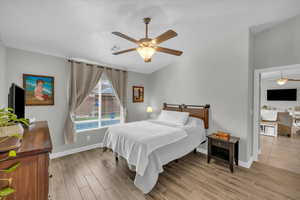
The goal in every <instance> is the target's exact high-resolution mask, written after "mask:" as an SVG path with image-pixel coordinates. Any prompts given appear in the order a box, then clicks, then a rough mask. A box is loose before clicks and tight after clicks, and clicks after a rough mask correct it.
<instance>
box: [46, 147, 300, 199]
mask: <svg viewBox="0 0 300 200" xmlns="http://www.w3.org/2000/svg"><path fill="white" fill-rule="evenodd" d="M50 172H51V173H52V174H53V178H52V180H50V188H49V191H50V194H51V197H53V198H52V200H62V199H63V200H68V199H70V200H94V199H97V200H104V199H105V200H202V199H203V200H223V199H226V200H227V199H228V200H230V199H232V200H236V199H266V200H276V199H294V200H296V199H300V174H297V173H293V172H290V171H286V170H284V169H278V168H275V167H271V166H268V165H266V164H263V163H256V162H254V164H253V167H252V168H250V169H246V168H242V167H237V168H235V172H234V173H230V172H229V170H228V168H227V167H226V166H224V165H223V164H222V163H218V162H215V161H212V162H211V163H210V164H207V163H206V157H205V155H203V154H199V153H198V154H189V155H187V156H185V157H183V158H181V159H180V161H179V163H175V162H171V163H169V164H168V165H167V166H164V172H163V173H161V174H160V176H159V179H158V183H157V185H156V186H155V187H154V189H153V190H152V191H151V192H150V193H149V194H147V195H145V194H143V193H141V192H140V191H139V190H138V189H137V188H136V187H135V186H134V184H133V179H134V173H133V172H131V171H130V170H129V169H128V167H127V164H126V161H124V159H120V160H119V162H116V161H115V159H114V157H113V155H112V153H111V152H109V151H107V152H103V151H102V149H94V150H90V151H86V152H82V153H78V154H75V155H70V156H66V157H63V158H59V159H54V160H51V164H50Z"/></svg>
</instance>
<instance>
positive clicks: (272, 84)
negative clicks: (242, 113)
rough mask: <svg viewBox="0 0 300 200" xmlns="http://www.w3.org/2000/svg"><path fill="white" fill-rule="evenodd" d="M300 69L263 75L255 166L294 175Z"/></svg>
mask: <svg viewBox="0 0 300 200" xmlns="http://www.w3.org/2000/svg"><path fill="white" fill-rule="evenodd" d="M299 88H300V67H295V68H294V69H287V70H282V71H270V72H263V73H262V76H261V91H260V92H261V96H260V98H261V102H260V105H261V110H260V112H261V123H260V128H261V131H260V144H261V148H260V149H261V154H260V155H259V162H263V163H266V164H269V165H272V166H275V167H279V168H284V169H287V170H290V171H294V172H298V173H299V169H300V160H299V159H297V156H298V154H299V144H300V123H299V122H300V106H299V105H300V103H299V101H300V100H299V97H300V96H299V95H300V93H299Z"/></svg>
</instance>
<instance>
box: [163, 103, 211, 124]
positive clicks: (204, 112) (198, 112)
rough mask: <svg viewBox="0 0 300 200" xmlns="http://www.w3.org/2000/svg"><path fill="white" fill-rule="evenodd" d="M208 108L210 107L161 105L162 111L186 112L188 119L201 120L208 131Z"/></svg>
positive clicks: (207, 105)
mask: <svg viewBox="0 0 300 200" xmlns="http://www.w3.org/2000/svg"><path fill="white" fill-rule="evenodd" d="M209 108H210V105H209V104H206V105H185V104H167V103H164V104H163V110H171V111H178V112H188V113H190V117H196V118H199V119H202V120H203V122H204V127H205V128H206V129H208V127H209V123H208V122H209Z"/></svg>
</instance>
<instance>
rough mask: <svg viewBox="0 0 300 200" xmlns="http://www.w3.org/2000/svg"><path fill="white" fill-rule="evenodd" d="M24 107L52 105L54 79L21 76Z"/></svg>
mask: <svg viewBox="0 0 300 200" xmlns="http://www.w3.org/2000/svg"><path fill="white" fill-rule="evenodd" d="M23 88H24V90H25V105H26V106H46V105H54V77H52V76H43V75H33V74H23Z"/></svg>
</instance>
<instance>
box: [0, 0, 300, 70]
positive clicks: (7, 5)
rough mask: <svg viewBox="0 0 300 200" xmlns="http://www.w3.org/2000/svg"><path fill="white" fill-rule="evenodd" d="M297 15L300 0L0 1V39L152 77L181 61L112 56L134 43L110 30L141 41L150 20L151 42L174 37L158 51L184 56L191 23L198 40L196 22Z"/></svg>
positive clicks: (162, 56) (257, 21)
mask: <svg viewBox="0 0 300 200" xmlns="http://www.w3.org/2000/svg"><path fill="white" fill-rule="evenodd" d="M298 13H300V1H299V0H276V1H274V0H184V1H183V0H151V1H145V0H26V1H24V0H0V37H1V39H2V40H3V42H4V43H5V44H6V45H7V46H9V47H14V48H20V49H25V50H30V51H35V52H41V53H45V54H49V55H55V56H60V57H66V58H75V59H79V60H86V61H89V62H96V63H102V64H107V65H110V66H111V67H116V68H123V69H127V70H130V71H136V72H141V73H151V72H153V71H156V70H158V69H160V68H162V67H164V66H166V65H170V64H172V63H174V62H177V61H178V60H179V59H181V57H175V56H171V55H167V54H160V53H157V54H155V55H154V57H153V59H152V62H151V63H144V62H143V60H142V59H141V58H140V56H139V55H138V53H137V52H131V53H128V54H123V55H118V56H114V55H112V48H113V47H115V48H117V49H120V50H123V49H127V48H132V47H134V44H133V43H132V44H131V43H130V42H128V41H126V40H123V39H121V38H118V37H116V36H113V35H112V34H111V32H112V31H120V32H122V33H125V34H127V35H129V36H132V37H134V38H136V39H140V38H141V37H143V36H144V24H143V22H142V19H143V18H144V17H152V22H151V24H150V37H156V36H158V35H160V34H161V33H163V32H164V31H166V30H168V29H174V30H175V31H176V32H177V33H178V37H176V38H174V39H171V40H169V41H167V42H165V43H163V44H162V45H161V46H164V47H168V48H174V49H178V50H183V51H185V47H186V46H188V45H189V44H192V43H194V42H196V41H191V40H189V38H188V36H187V35H185V33H187V31H183V30H184V29H186V27H187V26H190V27H194V26H195V23H197V29H195V28H194V29H193V30H196V31H197V33H198V34H199V37H201V28H203V27H202V25H201V24H200V23H199V22H205V23H212V21H211V19H212V18H214V19H215V18H220V19H221V18H224V17H225V16H231V17H232V18H235V19H239V20H240V21H241V22H242V23H244V24H245V26H247V27H250V26H253V25H258V24H263V23H267V22H271V21H278V20H282V19H285V18H289V17H292V16H294V15H296V14H298ZM200 45H201V44H200ZM194 50H195V51H196V50H197V49H194ZM187 53H188V52H184V53H183V55H182V56H185V54H187Z"/></svg>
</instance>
